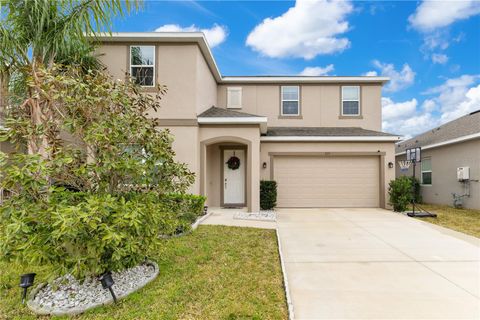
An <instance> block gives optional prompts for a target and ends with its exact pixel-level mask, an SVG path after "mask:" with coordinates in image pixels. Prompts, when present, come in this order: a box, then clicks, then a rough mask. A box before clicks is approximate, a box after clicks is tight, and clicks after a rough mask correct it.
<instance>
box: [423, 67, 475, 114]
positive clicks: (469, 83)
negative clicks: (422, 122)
mask: <svg viewBox="0 0 480 320" xmlns="http://www.w3.org/2000/svg"><path fill="white" fill-rule="evenodd" d="M479 80H480V76H479V75H462V76H460V77H458V78H453V79H447V80H446V81H445V82H444V83H443V84H441V85H439V86H437V87H434V88H431V89H429V90H427V91H426V92H425V94H427V95H434V97H433V98H431V99H430V100H432V101H434V102H435V103H436V104H437V105H438V111H439V112H440V114H441V116H440V121H441V122H442V123H445V122H448V121H451V120H454V119H456V118H458V117H460V116H462V115H465V114H467V113H469V112H472V111H475V110H478V109H480V85H479V84H478V82H479ZM435 95H436V96H435Z"/></svg>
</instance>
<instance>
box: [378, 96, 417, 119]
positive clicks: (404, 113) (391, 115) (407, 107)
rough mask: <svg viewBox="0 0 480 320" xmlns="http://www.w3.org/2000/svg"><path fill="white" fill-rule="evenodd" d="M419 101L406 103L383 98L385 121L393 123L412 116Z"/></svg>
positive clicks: (413, 100)
mask: <svg viewBox="0 0 480 320" xmlns="http://www.w3.org/2000/svg"><path fill="white" fill-rule="evenodd" d="M417 104H418V102H417V99H412V100H408V101H404V102H397V103H395V102H393V100H392V99H390V98H382V116H383V121H387V122H389V121H393V120H398V119H401V118H405V117H408V116H412V115H413V114H414V113H415V110H416V108H417Z"/></svg>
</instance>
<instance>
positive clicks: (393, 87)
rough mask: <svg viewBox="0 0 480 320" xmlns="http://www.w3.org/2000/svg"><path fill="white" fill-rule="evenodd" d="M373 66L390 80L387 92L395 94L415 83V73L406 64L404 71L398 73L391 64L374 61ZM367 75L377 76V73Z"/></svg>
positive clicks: (370, 72)
mask: <svg viewBox="0 0 480 320" xmlns="http://www.w3.org/2000/svg"><path fill="white" fill-rule="evenodd" d="M373 65H374V66H375V67H376V68H377V69H379V71H380V74H381V75H382V76H385V77H389V78H390V82H389V83H388V84H387V86H386V87H385V91H387V92H395V91H399V90H401V89H405V88H407V87H409V86H411V85H412V84H413V83H414V82H415V72H414V71H413V70H412V68H410V66H409V65H408V64H406V63H405V64H404V65H403V67H402V70H399V71H397V70H396V69H395V66H394V65H393V64H391V63H383V62H380V61H378V60H374V61H373ZM366 74H369V75H373V74H377V73H376V72H375V71H369V72H367V73H366Z"/></svg>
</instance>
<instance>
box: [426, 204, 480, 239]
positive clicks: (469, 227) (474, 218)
mask: <svg viewBox="0 0 480 320" xmlns="http://www.w3.org/2000/svg"><path fill="white" fill-rule="evenodd" d="M420 207H422V208H423V209H425V210H427V211H430V212H433V213H436V214H437V218H418V219H420V220H423V221H427V222H430V223H433V224H436V225H439V226H442V227H445V228H449V229H452V230H455V231H459V232H463V233H465V234H468V235H471V236H474V237H477V238H480V210H475V209H456V208H453V207H449V206H445V205H433V204H421V205H420Z"/></svg>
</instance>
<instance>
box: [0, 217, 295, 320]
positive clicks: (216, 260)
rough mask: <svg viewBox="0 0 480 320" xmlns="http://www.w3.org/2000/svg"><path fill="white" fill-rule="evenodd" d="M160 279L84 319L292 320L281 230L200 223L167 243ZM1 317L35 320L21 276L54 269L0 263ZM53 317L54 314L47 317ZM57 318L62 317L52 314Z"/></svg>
mask: <svg viewBox="0 0 480 320" xmlns="http://www.w3.org/2000/svg"><path fill="white" fill-rule="evenodd" d="M152 258H153V259H155V260H156V261H157V262H158V264H159V267H160V274H159V276H158V278H157V279H155V280H154V281H153V282H151V283H150V284H148V285H147V286H146V287H144V288H143V289H141V290H139V291H137V292H135V293H133V294H132V295H130V296H128V297H127V298H125V299H123V300H121V301H120V303H119V304H118V305H116V306H114V305H109V306H104V307H100V308H97V309H93V310H90V311H88V312H87V313H85V314H83V315H81V316H79V317H78V318H79V319H116V320H123V319H287V318H288V316H287V305H286V299H285V291H284V289H283V278H282V271H281V266H280V257H279V254H278V246H277V238H276V234H275V230H264V229H253V228H237V227H225V226H200V227H199V228H198V229H197V230H195V231H194V232H193V233H191V234H189V235H186V236H184V237H179V238H173V239H169V240H165V246H164V248H163V250H162V252H159V253H158V255H157V256H155V257H152ZM0 270H2V272H1V273H0V319H37V317H36V316H35V315H33V314H32V313H31V312H30V311H29V310H28V308H26V307H24V306H22V305H21V304H20V300H19V299H20V288H19V287H18V280H19V275H20V274H21V273H24V272H31V271H34V272H37V273H38V280H37V279H36V281H35V282H36V285H37V284H39V283H40V282H42V280H44V279H45V278H46V275H47V274H48V268H28V266H19V265H16V264H7V263H0ZM42 318H43V319H47V318H49V317H42ZM53 318H54V319H59V318H58V317H53Z"/></svg>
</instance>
